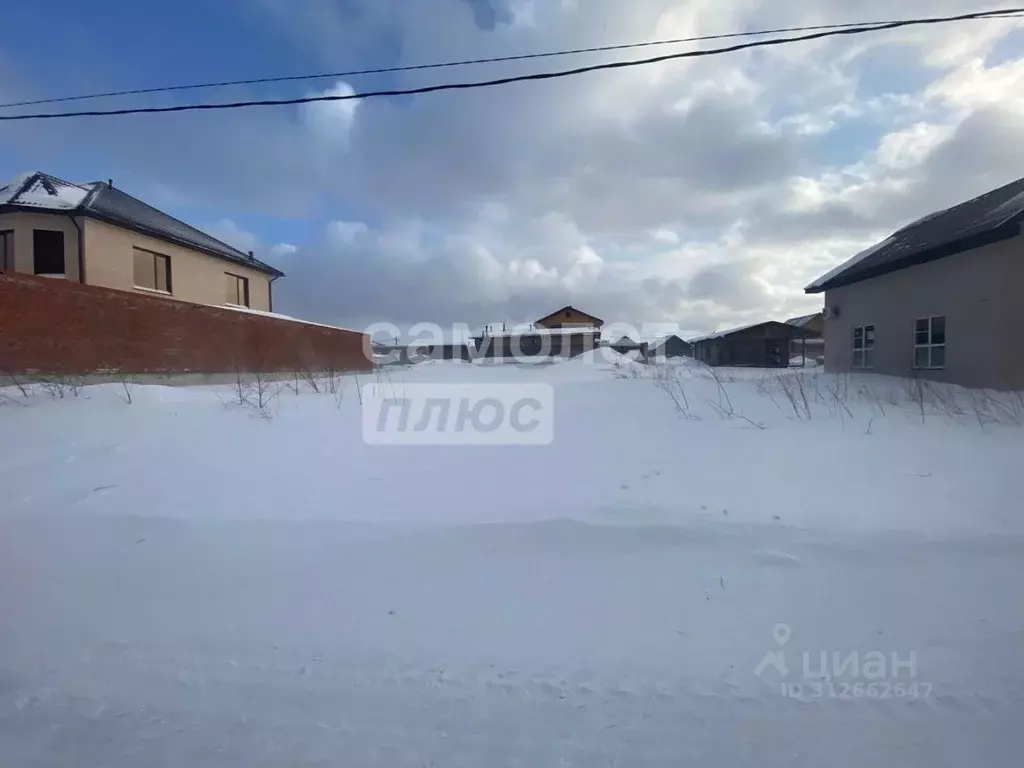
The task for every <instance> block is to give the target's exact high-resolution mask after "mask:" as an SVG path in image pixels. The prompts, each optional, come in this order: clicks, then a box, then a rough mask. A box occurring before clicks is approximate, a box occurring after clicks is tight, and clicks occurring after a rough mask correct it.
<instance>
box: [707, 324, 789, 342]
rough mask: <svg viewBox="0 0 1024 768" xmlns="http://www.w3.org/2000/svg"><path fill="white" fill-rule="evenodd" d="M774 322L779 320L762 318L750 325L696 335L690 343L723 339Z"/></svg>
mask: <svg viewBox="0 0 1024 768" xmlns="http://www.w3.org/2000/svg"><path fill="white" fill-rule="evenodd" d="M774 322H777V321H775V320H762V321H761V322H759V323H751V324H750V325H741V326H739V327H737V328H729V329H728V330H725V331H715V332H714V333H709V334H707V335H706V336H698V337H696V338H694V339H690V343H691V344H696V343H697V342H698V341H710V340H711V339H722V338H725V337H726V336H731V335H732V334H734V333H739V332H740V331H749V330H750V329H751V328H757V327H759V326H762V325H768V323H774Z"/></svg>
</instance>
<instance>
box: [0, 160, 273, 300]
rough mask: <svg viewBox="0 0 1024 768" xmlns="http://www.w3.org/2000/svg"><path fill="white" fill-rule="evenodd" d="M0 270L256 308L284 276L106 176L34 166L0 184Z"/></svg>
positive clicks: (250, 255) (271, 297) (155, 294)
mask: <svg viewBox="0 0 1024 768" xmlns="http://www.w3.org/2000/svg"><path fill="white" fill-rule="evenodd" d="M0 271H10V272H22V273H28V274H35V275H42V276H46V277H51V278H60V279H64V280H71V281H74V282H76V283H86V284H89V285H98V286H104V287H107V288H117V289H120V290H125V291H133V292H137V293H145V294H147V295H150V296H163V297H167V298H174V299H182V300H184V301H190V302H193V303H196V304H208V305H213V306H232V307H248V308H251V309H256V310H262V311H273V304H274V301H273V292H272V283H273V282H274V280H276V279H277V278H279V277H282V276H283V273H282V272H281V271H280V270H278V269H275V268H274V267H272V266H270V265H269V264H266V263H264V262H262V261H260V260H259V259H256V258H255V257H254V256H253V255H252V253H243V252H242V251H239V250H237V249H236V248H232V247H231V246H230V245H228V244H227V243H223V242H221V241H220V240H218V239H216V238H214V237H211V236H210V235H208V234H206V233H205V232H201V231H200V230H198V229H196V228H194V227H190V226H189V225H188V224H185V223H184V222H181V221H179V220H178V219H175V218H174V217H172V216H169V215H168V214H166V213H163V212H162V211H159V210H157V209H156V208H153V207H152V206H150V205H147V204H146V203H144V202H142V201H141V200H138V199H136V198H134V197H132V196H131V195H129V194H127V193H126V192H123V191H121V190H120V189H117V188H115V187H114V185H113V183H112V182H110V181H102V182H100V181H97V182H92V183H89V184H72V183H71V182H68V181H64V180H62V179H58V178H57V177H55V176H50V175H48V174H45V173H38V172H36V173H28V174H25V175H23V176H19V177H18V178H16V179H14V180H12V181H10V182H8V183H7V184H4V185H3V186H0Z"/></svg>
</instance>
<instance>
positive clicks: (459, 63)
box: [0, 11, 1019, 109]
mask: <svg viewBox="0 0 1024 768" xmlns="http://www.w3.org/2000/svg"><path fill="white" fill-rule="evenodd" d="M1010 13H1011V12H1010V11H1005V12H1004V11H986V12H983V13H979V14H978V15H972V16H970V17H969V19H979V20H980V19H989V18H1000V17H1009V18H1019V16H1018V17H1014V16H1010ZM965 20H968V19H965ZM903 21H905V20H901V19H892V20H888V21H864V22H847V23H845V24H817V25H813V26H802V27H781V28H778V29H761V30H754V31H750V32H729V33H725V34H718V35H699V36H697V37H680V38H675V39H669V40H649V41H646V42H641V43H623V44H619V45H602V46H595V47H591V48H569V49H565V50H557V51H543V52H540V53H523V54H517V55H513V56H496V57H491V58H482V59H460V60H456V61H444V62H436V63H431V64H410V65H405V66H397V67H380V68H377V69H353V70H348V71H343V72H322V73H318V74H311V75H285V76H280V77H258V78H252V79H249V80H219V81H214V82H208V83H190V84H186V85H165V86H157V87H152V88H134V89H130V90H123V91H104V92H100V93H88V94H81V95H77V96H60V97H54V98H47V99H33V100H30V101H12V102H8V103H6V104H0V109H6V108H9V107H28V106H38V105H40V104H58V103H61V102H68V101H86V100H89V99H102V98H109V97H117V96H141V95H145V94H152V93H170V92H174V91H189V90H199V89H204V88H227V87H230V86H236V85H264V84H269V83H288V82H297V81H302V80H328V79H336V78H349V77H360V76H364V75H382V74H393V73H396V72H414V71H418V70H426V69H448V68H454V67H464V66H471V65H478V64H496V63H501V62H509V61H527V60H530V59H547V58H554V57H557V56H576V55H579V54H584V53H609V52H613V51H625V50H630V49H636V48H651V47H655V46H665V45H680V44H683V43H697V42H707V41H710V40H727V39H731V38H738V37H763V36H765V35H781V34H789V33H793V32H818V31H822V30H832V29H853V28H859V27H865V26H876V25H880V24H895V23H901V22H903Z"/></svg>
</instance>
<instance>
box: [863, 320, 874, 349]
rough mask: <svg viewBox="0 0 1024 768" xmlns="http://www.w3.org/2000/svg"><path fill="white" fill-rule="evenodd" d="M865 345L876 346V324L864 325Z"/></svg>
mask: <svg viewBox="0 0 1024 768" xmlns="http://www.w3.org/2000/svg"><path fill="white" fill-rule="evenodd" d="M864 346H865V347H873V346H875V326H873V325H868V326H865V327H864Z"/></svg>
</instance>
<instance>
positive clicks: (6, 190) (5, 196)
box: [0, 171, 35, 205]
mask: <svg viewBox="0 0 1024 768" xmlns="http://www.w3.org/2000/svg"><path fill="white" fill-rule="evenodd" d="M33 175H35V171H29V172H27V173H22V174H19V175H17V176H15V177H14V178H13V179H11V180H10V181H8V182H7V183H6V184H4V185H3V186H2V187H0V205H3V204H4V203H9V202H11V199H12V198H13V197H14V196H15V195H17V194H18V192H20V191H21V188H22V186H23V185H24V184H25V182H26V181H28V180H29V178H30V177H32V176H33Z"/></svg>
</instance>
